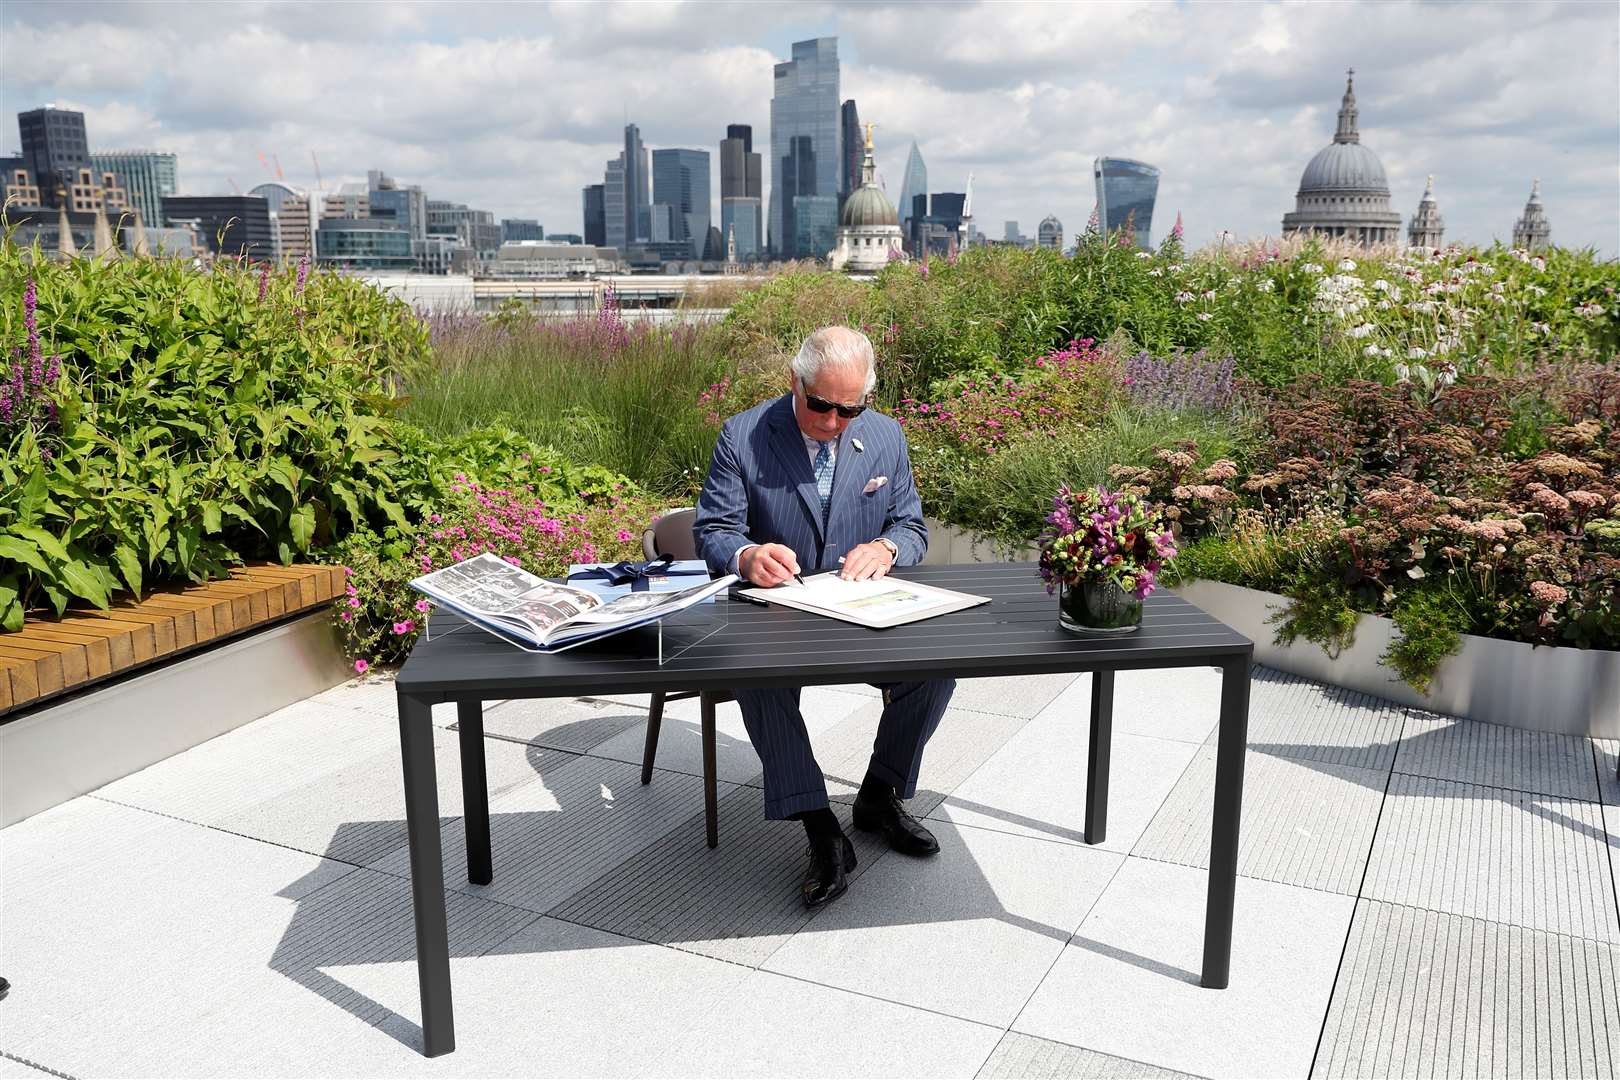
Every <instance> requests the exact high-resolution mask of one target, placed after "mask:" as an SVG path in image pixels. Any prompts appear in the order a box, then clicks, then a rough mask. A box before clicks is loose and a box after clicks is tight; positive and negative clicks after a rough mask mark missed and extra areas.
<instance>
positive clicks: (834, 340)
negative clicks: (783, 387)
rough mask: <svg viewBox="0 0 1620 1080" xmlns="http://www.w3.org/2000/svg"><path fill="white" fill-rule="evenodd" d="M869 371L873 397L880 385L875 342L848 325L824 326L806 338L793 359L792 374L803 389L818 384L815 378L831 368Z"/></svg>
mask: <svg viewBox="0 0 1620 1080" xmlns="http://www.w3.org/2000/svg"><path fill="white" fill-rule="evenodd" d="M861 368H865V369H866V389H865V390H863V391H861V393H862V395H865V394H870V393H871V392H872V388H873V387H875V386H876V385H877V356H876V354H875V353H873V351H872V343H871V342H870V341H868V340H867V338H866V335H865V334H863V333H861V332H860V331H859V330H851V329H850V328H849V327H847V326H824V327H822V328H821V329H820V330H817V331H816V332H815V333H813V334H811V335H810V336H809V337H807V338H805V339H804V344H803V345H800V346H799V354H798V355H797V356H795V357H794V358H793V374H795V375H797V376H798V377H799V384H800V385H801V386H804V385H808V384H810V383H811V382H814V381H815V378H816V376H818V375H820V374H821V373H822V372H823V371H826V370H828V369H841V370H846V371H849V370H859V369H861Z"/></svg>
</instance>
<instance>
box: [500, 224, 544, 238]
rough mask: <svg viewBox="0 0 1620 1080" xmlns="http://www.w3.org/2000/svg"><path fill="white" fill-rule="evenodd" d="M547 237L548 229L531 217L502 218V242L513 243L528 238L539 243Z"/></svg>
mask: <svg viewBox="0 0 1620 1080" xmlns="http://www.w3.org/2000/svg"><path fill="white" fill-rule="evenodd" d="M545 238H546V230H545V228H544V227H543V226H541V224H540V223H539V222H538V221H535V220H533V219H531V218H502V219H501V243H503V244H513V243H520V242H522V241H525V240H528V241H531V242H535V243H538V242H539V241H541V240H544V239H545Z"/></svg>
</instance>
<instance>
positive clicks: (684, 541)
mask: <svg viewBox="0 0 1620 1080" xmlns="http://www.w3.org/2000/svg"><path fill="white" fill-rule="evenodd" d="M695 520H697V509H696V508H695V507H691V506H684V507H681V508H680V509H678V510H666V511H664V512H663V513H662V514H659V515H658V517H657V518H656V519H654V521H653V523H652V524H651V525H649V526H648V527H647V530H646V531H645V532H643V533H642V534H641V553H642V554H643V555H645V556H646V557H647V558H649V559H661V558H663V557H664V556H665V555H668V556H669V557H670V558H672V559H695V558H697V557H698V554H697V542H696V540H694V539H693V537H692V522H693V521H695Z"/></svg>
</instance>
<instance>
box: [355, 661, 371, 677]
mask: <svg viewBox="0 0 1620 1080" xmlns="http://www.w3.org/2000/svg"><path fill="white" fill-rule="evenodd" d="M369 670H371V663H370V662H369V661H366V660H356V661H355V662H354V673H355V674H356V675H364V674H365V673H366V672H367V671H369Z"/></svg>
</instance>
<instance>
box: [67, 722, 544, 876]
mask: <svg viewBox="0 0 1620 1080" xmlns="http://www.w3.org/2000/svg"><path fill="white" fill-rule="evenodd" d="M433 747H434V755H435V759H436V765H437V779H438V790H439V812H440V816H441V821H443V822H445V823H448V822H450V821H451V820H456V819H459V818H460V816H461V809H462V802H461V744H460V737H459V736H458V735H456V734H454V733H451V732H448V731H445V730H443V729H441V728H439V727H438V726H437V725H435V726H434V732H433ZM569 758H570V755H567V754H562V753H558V752H555V751H550V750H544V749H542V748H540V747H524V746H521V745H518V744H516V743H511V742H505V741H502V740H496V739H486V740H485V744H484V760H485V768H486V771H487V777H488V783H489V791H490V795H491V797H492V798H494V797H498V796H500V795H502V794H504V793H506V792H508V791H511V790H513V789H514V788H517V787H520V786H522V785H524V784H529V783H533V782H534V780H535V777H536V775H537V773H538V770H540V769H541V768H542V767H543V766H547V767H549V765H550V764H551V763H552V762H557V763H561V762H562V761H565V760H568V759H569ZM95 794H96V795H97V796H98V797H101V798H105V799H110V800H113V801H116V802H121V803H125V804H128V805H131V806H139V807H143V808H145V809H150V810H156V811H158V812H160V813H165V814H171V815H173V816H175V817H179V818H183V819H185V820H187V821H195V822H198V823H200V824H204V825H211V826H214V827H217V828H221V829H225V830H228V831H230V832H236V833H241V834H242V835H244V836H251V837H255V838H257V839H260V840H268V841H270V842H272V843H276V844H282V845H285V846H287V847H293V848H297V849H299V850H300V851H308V852H311V853H313V854H316V855H324V856H326V857H328V858H332V859H341V860H342V861H344V862H349V863H354V864H355V865H365V864H367V863H370V862H372V861H374V860H376V859H379V858H381V857H382V856H383V855H385V854H387V853H388V852H390V851H393V850H394V849H396V848H398V847H399V846H400V845H402V844H404V843H405V836H406V833H405V794H404V786H403V781H402V780H401V772H400V755H399V730H398V728H397V727H394V726H390V725H387V724H378V723H374V722H372V721H370V720H365V719H360V718H358V717H357V715H356V714H355V713H353V712H352V711H346V710H340V709H337V708H336V707H334V706H331V705H321V704H311V703H309V702H302V703H300V704H298V705H292V706H289V707H288V708H286V709H283V710H281V711H280V712H279V713H275V714H272V715H271V716H268V717H265V718H264V719H262V720H256V721H254V722H253V723H252V724H249V725H247V726H245V727H242V728H238V729H237V730H235V731H232V732H228V733H226V734H225V735H221V736H220V737H219V738H217V739H213V740H211V741H209V742H206V743H204V744H202V745H201V746H198V747H193V748H192V749H190V750H187V751H186V752H185V753H182V754H177V755H175V756H174V757H172V758H168V759H167V760H165V761H161V762H159V763H158V764H156V765H153V766H151V767H150V768H147V769H143V770H141V771H140V772H138V773H135V774H133V775H131V776H128V777H125V778H123V779H122V780H117V781H115V782H113V783H111V784H108V785H107V786H105V787H103V788H101V789H99V790H98V791H96V792H95Z"/></svg>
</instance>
